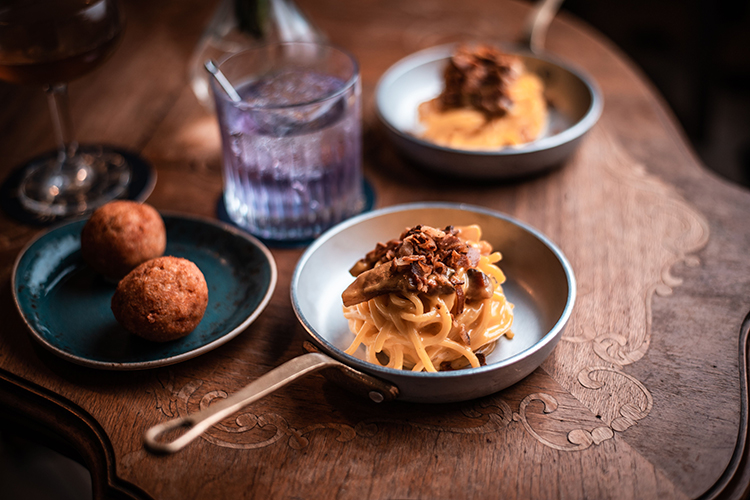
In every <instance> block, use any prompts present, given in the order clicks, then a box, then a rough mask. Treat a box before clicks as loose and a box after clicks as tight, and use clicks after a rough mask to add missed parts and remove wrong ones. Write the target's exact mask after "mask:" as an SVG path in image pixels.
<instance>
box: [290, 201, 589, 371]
mask: <svg viewBox="0 0 750 500" xmlns="http://www.w3.org/2000/svg"><path fill="white" fill-rule="evenodd" d="M433 208H441V209H453V210H456V209H458V210H464V211H468V212H474V213H482V214H485V215H490V216H492V217H496V218H500V219H503V220H505V221H508V222H510V223H512V224H515V225H517V226H518V227H520V228H522V229H524V230H526V231H528V232H529V233H531V234H532V235H533V236H534V237H536V238H537V239H538V240H539V241H540V242H541V243H542V244H544V245H545V246H546V247H547V248H548V249H549V250H550V251H552V253H553V254H554V255H555V257H556V258H557V259H558V260H559V261H560V265H561V266H562V269H563V272H564V273H565V277H566V280H567V283H568V297H567V300H566V302H565V307H564V308H563V311H562V312H561V313H560V316H559V317H558V318H557V321H556V322H555V324H554V325H553V326H552V328H550V329H549V331H547V332H546V333H545V334H544V336H543V337H541V338H540V339H539V340H538V341H537V342H535V343H534V344H532V345H531V346H529V347H528V348H526V349H524V350H523V351H521V352H519V353H516V354H514V355H513V356H511V357H509V358H506V359H503V360H501V361H498V362H496V363H490V364H487V365H484V366H479V367H477V368H464V369H461V370H452V371H438V372H434V373H433V372H425V371H423V372H412V371H410V370H397V369H395V368H387V367H383V366H378V365H375V364H373V363H368V362H367V361H364V360H362V359H360V358H358V357H356V356H353V355H351V354H347V353H345V352H344V351H343V350H341V349H339V348H338V347H336V346H334V345H333V344H332V343H331V342H329V341H328V340H327V339H326V338H325V337H322V336H321V335H319V334H318V333H316V331H315V329H314V328H313V327H312V325H311V324H310V323H309V322H308V321H307V320H306V319H305V317H304V316H303V315H302V314H301V312H300V306H299V304H298V301H297V298H296V296H295V290H296V288H297V282H298V281H299V278H300V273H301V271H302V268H303V267H304V265H305V264H306V263H307V261H308V260H309V259H310V257H311V256H312V254H313V253H315V251H316V250H317V249H318V248H319V247H320V246H321V245H323V243H325V242H326V241H328V240H329V239H330V238H331V237H333V236H335V235H336V234H338V233H340V232H341V231H343V230H345V229H347V228H349V227H351V226H353V225H356V224H358V223H360V222H362V221H364V220H368V219H373V218H376V217H379V216H382V215H386V214H390V213H394V212H406V211H411V210H415V209H433ZM290 295H291V300H292V307H293V309H294V314H295V315H296V316H297V319H298V321H299V322H300V324H301V325H302V326H303V327H304V329H305V331H306V332H307V333H308V335H309V336H310V337H311V338H313V339H314V340H315V341H316V342H319V343H320V344H321V345H323V346H325V348H326V350H327V351H328V353H329V354H331V355H332V356H334V357H337V358H338V359H339V360H340V361H342V362H343V363H345V364H347V365H348V366H351V367H353V368H356V369H358V370H360V371H363V372H365V373H370V374H374V375H378V376H381V377H383V378H385V379H386V380H393V377H397V378H407V379H409V378H414V379H416V380H425V379H428V380H429V379H448V378H457V377H470V376H473V375H479V374H483V373H487V372H492V371H495V370H499V369H502V368H505V367H508V366H510V365H513V364H515V363H517V362H519V361H521V360H522V359H525V358H527V357H530V356H532V355H533V354H535V353H537V352H539V351H542V350H543V349H544V348H545V347H546V346H547V345H548V344H550V343H552V342H556V341H558V340H559V337H560V335H561V334H562V332H563V330H564V329H565V327H566V326H567V324H568V322H569V321H570V318H571V316H572V313H573V307H574V306H575V302H576V299H577V285H576V278H575V273H574V272H573V267H572V266H571V264H570V262H569V261H568V259H567V257H566V256H565V254H563V252H562V250H560V248H559V247H558V246H557V245H555V244H554V243H553V242H552V241H551V240H550V239H549V238H548V237H547V236H545V235H544V234H543V233H542V232H541V231H539V230H538V229H536V228H534V227H533V226H530V225H529V224H526V223H524V222H521V221H519V220H518V219H516V218H514V217H512V216H510V215H508V214H505V213H503V212H500V211H497V210H493V209H490V208H487V207H482V206H478V205H472V204H468V203H453V202H414V203H404V204H398V205H391V206H388V207H384V208H380V209H378V210H373V211H371V212H367V213H364V214H361V215H358V216H356V217H352V218H350V219H347V220H346V221H344V222H342V223H340V224H338V225H336V226H334V227H332V228H331V229H329V230H328V231H326V232H325V233H323V234H322V235H321V236H320V237H318V238H317V239H316V240H315V242H313V244H312V245H310V246H309V247H308V248H307V250H305V253H304V254H303V255H302V257H300V259H299V261H298V262H297V266H296V267H295V270H294V274H293V275H292V280H291V285H290ZM542 361H544V360H542Z"/></svg>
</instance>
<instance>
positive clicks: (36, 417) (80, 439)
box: [0, 368, 152, 500]
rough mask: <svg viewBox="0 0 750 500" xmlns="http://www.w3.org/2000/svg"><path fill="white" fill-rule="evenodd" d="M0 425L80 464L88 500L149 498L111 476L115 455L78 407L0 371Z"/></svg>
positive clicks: (114, 470) (98, 428)
mask: <svg viewBox="0 0 750 500" xmlns="http://www.w3.org/2000/svg"><path fill="white" fill-rule="evenodd" d="M0 407H2V408H3V410H4V411H3V414H2V416H0V421H3V423H4V424H6V425H7V426H12V427H13V428H14V429H18V430H21V431H24V437H25V438H27V439H29V440H31V441H39V442H40V443H41V444H43V445H45V446H49V447H51V448H53V449H56V450H57V451H59V452H60V453H62V454H64V455H67V456H69V457H70V458H72V459H73V460H76V461H78V462H79V463H81V465H84V466H85V467H86V468H87V469H88V470H89V472H90V474H91V486H92V491H93V498H107V499H109V498H113V499H133V500H141V499H151V498H152V497H151V496H150V495H148V494H147V493H146V492H144V491H143V490H142V489H140V488H139V487H137V486H135V485H134V484H132V483H130V482H127V481H125V480H123V479H121V478H120V477H118V476H117V468H116V459H115V453H114V450H113V448H112V444H111V442H110V440H109V437H108V436H107V435H106V433H105V431H104V429H102V427H101V425H99V423H98V422H97V421H96V420H95V419H94V418H93V417H92V416H91V415H90V414H89V413H88V412H86V411H85V410H84V409H82V408H81V407H79V406H78V405H76V404H75V403H73V402H71V401H69V400H67V399H65V398H63V397H60V396H58V395H56V394H54V393H53V392H51V391H49V390H47V389H45V388H43V387H41V386H39V385H36V384H34V383H32V382H29V381H26V380H23V379H21V378H19V377H17V376H15V375H13V374H12V373H10V372H8V371H6V370H4V369H2V368H0Z"/></svg>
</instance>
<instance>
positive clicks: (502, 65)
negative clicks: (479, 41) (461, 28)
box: [439, 45, 523, 118]
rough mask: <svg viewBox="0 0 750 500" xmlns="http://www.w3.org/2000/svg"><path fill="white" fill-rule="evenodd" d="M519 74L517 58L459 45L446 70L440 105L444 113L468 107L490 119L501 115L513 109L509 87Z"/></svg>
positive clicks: (487, 48) (490, 49)
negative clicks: (448, 110)
mask: <svg viewBox="0 0 750 500" xmlns="http://www.w3.org/2000/svg"><path fill="white" fill-rule="evenodd" d="M522 72H523V63H522V62H521V60H520V59H519V58H518V57H516V56H511V55H507V54H503V53H502V52H500V51H499V50H497V49H496V48H495V47H492V46H490V45H478V46H475V47H468V46H466V45H461V46H459V47H458V48H457V49H456V51H455V53H454V54H453V56H452V57H451V59H450V62H449V64H448V67H447V68H446V69H445V73H444V75H443V76H444V79H445V89H444V90H443V93H442V94H440V97H439V102H440V104H441V107H442V108H443V110H447V109H451V108H461V107H467V106H468V107H472V108H474V109H476V110H478V111H481V112H483V113H484V114H485V115H487V117H489V118H491V117H497V116H503V115H505V114H506V113H507V112H508V111H509V110H510V109H511V107H512V106H513V101H511V99H510V97H509V95H508V88H509V87H510V84H511V83H512V82H513V81H514V80H515V79H516V78H518V77H519V76H520V75H521V73H522Z"/></svg>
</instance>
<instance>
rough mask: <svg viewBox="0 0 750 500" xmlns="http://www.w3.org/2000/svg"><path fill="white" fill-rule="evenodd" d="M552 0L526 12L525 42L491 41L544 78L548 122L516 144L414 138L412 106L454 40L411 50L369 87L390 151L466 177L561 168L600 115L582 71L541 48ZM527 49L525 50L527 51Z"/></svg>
mask: <svg viewBox="0 0 750 500" xmlns="http://www.w3.org/2000/svg"><path fill="white" fill-rule="evenodd" d="M558 6H559V2H557V1H555V0H546V1H544V2H540V4H539V5H538V6H537V7H536V8H535V9H534V11H533V12H532V16H531V18H530V20H529V25H530V30H529V33H528V35H527V42H526V44H527V45H526V46H524V47H515V46H504V44H496V45H499V46H500V48H501V49H503V51H504V52H506V53H511V54H514V55H517V56H518V57H520V58H521V60H522V61H523V62H524V64H525V65H526V68H527V69H528V71H530V72H532V73H535V74H537V75H538V76H539V77H540V78H541V79H542V81H543V82H544V97H545V99H546V100H547V101H548V104H549V106H548V108H549V125H548V127H547V129H546V131H545V132H543V134H542V136H541V137H540V138H538V139H536V140H534V141H532V142H529V143H526V144H522V145H519V146H511V147H505V148H502V149H496V150H491V151H489V150H488V151H471V150H464V149H454V148H449V147H443V146H439V145H437V144H434V143H432V142H429V141H426V140H423V139H421V138H419V137H418V131H419V128H420V125H419V123H418V115H417V108H418V106H419V105H420V104H421V103H423V102H425V101H429V100H430V99H432V98H434V97H436V96H437V95H438V94H440V92H441V91H442V88H443V71H444V68H445V66H446V64H447V63H448V60H449V59H450V57H451V54H453V52H454V50H455V48H456V45H455V44H450V45H440V46H437V47H432V48H428V49H424V50H421V51H419V52H415V53H414V54H411V55H409V56H407V57H405V58H403V59H401V60H400V61H398V62H397V63H395V64H394V65H393V66H391V67H390V68H389V69H388V70H387V71H386V72H385V73H384V74H383V76H382V77H381V78H380V81H379V82H378V85H377V87H376V90H375V105H376V110H377V114H378V118H379V119H380V122H381V123H382V124H383V126H384V128H385V131H386V134H387V136H388V138H389V139H390V140H391V142H392V143H393V144H394V145H395V146H396V148H397V149H398V150H399V151H401V152H402V153H403V154H404V155H405V156H406V157H407V158H409V159H410V160H412V161H415V162H416V163H418V164H420V165H422V166H423V167H424V168H427V169H430V170H433V171H435V172H438V173H441V174H447V175H450V176H454V177H462V178H468V179H510V178H517V177H524V176H528V175H532V174H536V173H539V172H542V171H544V170H547V169H550V168H553V167H556V166H559V165H561V164H562V163H563V162H564V161H565V160H566V159H567V158H568V157H569V156H570V155H571V154H572V153H573V152H574V151H575V149H576V148H577V147H578V145H579V143H580V142H581V139H583V137H584V136H585V134H586V133H587V132H588V131H589V130H590V129H591V127H593V126H594V124H595V123H596V122H597V120H598V119H599V116H600V115H601V112H602V106H603V99H602V96H601V92H600V90H599V88H598V86H597V85H596V83H595V82H594V80H593V79H592V78H591V77H589V76H588V75H587V74H586V73H584V72H583V71H581V70H579V69H576V68H574V67H572V66H571V65H569V64H567V63H566V62H564V61H561V60H560V59H558V58H556V57H554V56H552V55H550V54H548V53H546V52H544V51H543V50H542V49H541V45H542V43H543V39H544V34H545V33H546V29H547V26H548V24H549V21H550V20H551V18H552V16H554V13H555V12H556V10H557V7H558ZM532 47H533V50H532Z"/></svg>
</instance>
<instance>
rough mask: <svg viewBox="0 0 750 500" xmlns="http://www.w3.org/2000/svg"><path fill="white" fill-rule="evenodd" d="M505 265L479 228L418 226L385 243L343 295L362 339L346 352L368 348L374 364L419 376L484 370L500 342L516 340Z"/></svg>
mask: <svg viewBox="0 0 750 500" xmlns="http://www.w3.org/2000/svg"><path fill="white" fill-rule="evenodd" d="M500 259H501V255H500V253H499V252H493V251H492V247H491V245H490V244H489V243H487V242H486V241H482V240H481V229H480V228H479V226H476V225H474V226H466V227H460V228H454V227H452V226H449V227H447V228H445V229H444V230H439V229H435V228H432V227H429V226H416V227H414V228H411V229H407V230H406V231H405V232H404V233H403V234H402V235H401V238H400V239H398V240H391V241H390V242H388V243H387V244H380V243H379V244H378V246H377V247H376V248H375V250H373V251H372V252H370V253H368V254H367V256H365V258H364V259H361V260H360V261H359V262H357V264H356V265H355V266H354V267H353V268H352V271H351V272H352V274H354V275H355V276H357V279H356V280H355V281H354V282H353V283H352V284H351V285H350V286H349V287H348V288H347V290H346V291H345V292H344V293H343V294H342V298H343V301H344V316H345V317H346V319H347V320H348V322H349V328H350V330H351V331H352V333H354V335H355V338H354V341H353V342H352V344H351V346H350V347H349V348H348V349H347V350H346V352H347V353H349V354H353V353H354V352H355V351H356V350H357V349H358V348H359V346H360V345H364V346H365V349H366V355H365V356H366V360H367V361H369V362H371V363H374V364H378V365H381V366H386V367H389V368H396V369H410V370H412V371H428V372H435V371H439V370H451V369H460V368H464V367H468V366H471V367H478V366H480V365H482V364H484V358H485V356H486V355H487V354H489V353H490V352H491V351H492V350H493V349H494V346H495V343H496V342H497V341H498V339H500V337H502V336H503V335H505V336H506V337H508V338H512V337H513V334H512V332H511V331H510V328H511V324H512V322H513V305H512V304H510V303H509V302H508V301H507V300H506V298H505V295H504V294H503V290H502V287H501V285H502V283H503V282H504V281H505V276H504V274H503V272H502V271H501V270H500V268H498V267H497V265H496V264H497V262H498V261H500Z"/></svg>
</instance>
